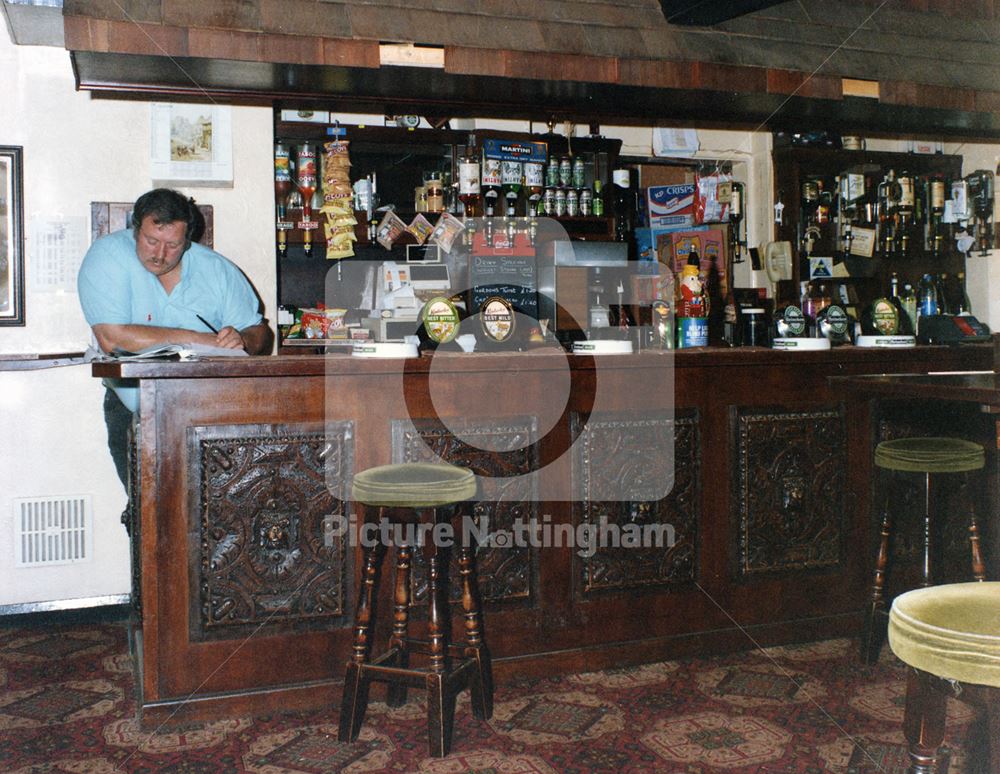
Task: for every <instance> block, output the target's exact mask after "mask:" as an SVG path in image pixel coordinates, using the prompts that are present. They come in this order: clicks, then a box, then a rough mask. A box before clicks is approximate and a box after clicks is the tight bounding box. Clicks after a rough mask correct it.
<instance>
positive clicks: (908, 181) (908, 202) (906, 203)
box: [899, 177, 913, 207]
mask: <svg viewBox="0 0 1000 774" xmlns="http://www.w3.org/2000/svg"><path fill="white" fill-rule="evenodd" d="M899 206H900V207H912V206H913V178H912V177H901V178H899Z"/></svg>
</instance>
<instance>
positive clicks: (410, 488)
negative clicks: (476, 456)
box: [351, 462, 476, 508]
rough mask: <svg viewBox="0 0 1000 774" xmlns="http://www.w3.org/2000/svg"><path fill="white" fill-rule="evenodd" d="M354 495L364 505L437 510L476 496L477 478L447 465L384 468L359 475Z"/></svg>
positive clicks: (352, 491) (467, 470)
mask: <svg viewBox="0 0 1000 774" xmlns="http://www.w3.org/2000/svg"><path fill="white" fill-rule="evenodd" d="M351 496H352V497H353V498H354V500H355V501H356V502H359V503H364V504H365V505H381V506H384V507H387V508H436V507H438V506H441V505H450V504H451V503H457V502H461V501H462V500H469V499H471V498H473V497H475V496H476V476H475V474H474V473H473V472H472V471H471V470H469V469H468V468H461V467H458V466H457V465H448V464H444V463H424V462H409V463H402V464H399V465H382V466H380V467H377V468H369V469H368V470H363V471H361V472H360V473H356V474H355V476H354V485H353V487H352V489H351Z"/></svg>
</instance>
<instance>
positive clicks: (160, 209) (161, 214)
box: [132, 188, 202, 250]
mask: <svg viewBox="0 0 1000 774" xmlns="http://www.w3.org/2000/svg"><path fill="white" fill-rule="evenodd" d="M147 215H151V216H152V217H153V223H156V224H157V225H160V224H161V223H176V222H177V221H181V222H183V223H184V224H185V226H186V228H185V229H184V239H185V242H186V244H185V245H184V249H185V250H187V249H188V248H189V247H190V246H191V242H192V240H193V239H194V238H195V231H196V230H197V229H198V227H199V226H200V225H201V223H202V215H201V212H200V211H199V210H198V207H197V206H196V205H195V203H194V199H189V198H188V197H187V196H185V195H184V194H182V193H180V192H179V191H175V190H173V189H172V188H154V189H153V190H152V191H148V192H146V193H144V194H143V195H142V196H140V197H139V198H138V199H137V200H136V202H135V204H134V205H133V206H132V228H133V230H134V231H135V233H136V235H138V233H139V227H140V226H142V221H143V220H145V218H146V216H147Z"/></svg>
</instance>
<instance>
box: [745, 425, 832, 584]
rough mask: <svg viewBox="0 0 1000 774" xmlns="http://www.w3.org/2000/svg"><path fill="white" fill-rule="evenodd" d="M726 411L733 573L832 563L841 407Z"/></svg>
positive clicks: (753, 573) (749, 572)
mask: <svg viewBox="0 0 1000 774" xmlns="http://www.w3.org/2000/svg"><path fill="white" fill-rule="evenodd" d="M733 411H734V412H735V434H736V437H735V457H736V459H735V468H736V479H735V485H736V493H735V497H734V499H733V501H734V503H735V507H736V521H737V523H738V525H739V529H738V533H737V540H738V546H737V557H738V562H739V566H738V569H737V574H738V575H740V576H743V577H747V576H752V575H755V574H758V573H765V572H774V571H782V570H784V571H788V570H801V569H812V568H821V567H834V566H837V565H839V564H840V563H841V562H842V561H843V550H844V549H843V542H844V530H845V524H844V513H845V481H846V466H847V447H846V430H845V423H844V413H843V409H842V408H830V409H817V410H815V411H786V410H783V409H780V408H744V409H733Z"/></svg>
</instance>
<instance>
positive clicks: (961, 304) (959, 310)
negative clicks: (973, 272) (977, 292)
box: [951, 271, 972, 315]
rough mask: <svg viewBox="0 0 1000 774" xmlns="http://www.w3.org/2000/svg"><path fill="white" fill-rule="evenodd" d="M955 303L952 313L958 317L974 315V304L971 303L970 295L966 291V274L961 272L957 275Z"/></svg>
mask: <svg viewBox="0 0 1000 774" xmlns="http://www.w3.org/2000/svg"><path fill="white" fill-rule="evenodd" d="M954 287H955V302H954V304H953V306H952V310H951V311H952V313H953V314H956V315H961V314H972V304H971V303H969V294H968V292H966V289H965V272H964V271H960V272H959V273H958V274H956V275H955V285H954Z"/></svg>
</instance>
